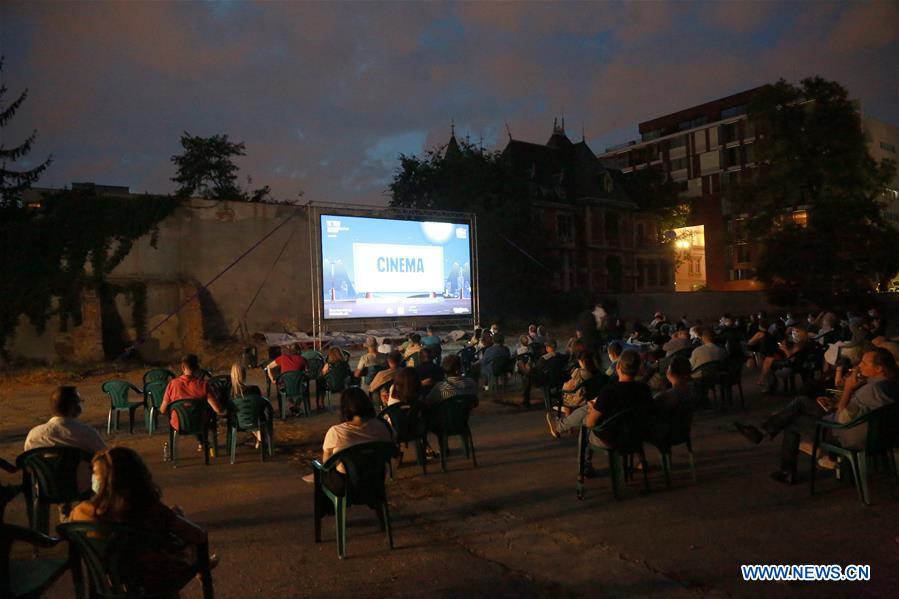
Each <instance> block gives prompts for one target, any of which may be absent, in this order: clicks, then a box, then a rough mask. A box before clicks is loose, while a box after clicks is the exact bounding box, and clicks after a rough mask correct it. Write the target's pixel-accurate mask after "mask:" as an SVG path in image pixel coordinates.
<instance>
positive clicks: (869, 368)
mask: <svg viewBox="0 0 899 599" xmlns="http://www.w3.org/2000/svg"><path fill="white" fill-rule="evenodd" d="M836 383H837V385H840V383H842V390H841V391H840V397H839V400H837V402H836V404H833V403H832V402H831V401H830V400H829V399H828V398H826V397H818V398H816V399H812V398H810V397H805V396H799V397H797V398H796V399H794V400H793V401H791V402H790V403H789V404H787V406H786V407H785V408H784V409H782V410H780V411H778V412H775V413H774V414H772V415H771V416H769V417H768V418H767V419H766V420H765V421H764V422H762V424H761V427H757V426H753V425H749V424H743V423H740V422H735V423H734V425H735V426H736V428H737V430H738V431H740V433H742V434H743V436H745V437H746V438H747V439H749V440H750V441H752V442H753V443H756V444H758V443H760V442H761V441H762V439H764V438H765V436H767V437H769V438H770V439H774V437H776V436H777V435H778V434H779V433H781V432H783V439H782V442H781V458H780V470H777V471H775V472H772V473H771V478H773V479H774V480H776V481H777V482H782V483H786V484H793V483H795V482H796V461H797V457H798V453H799V441H800V437H804V438H806V439H811V437H812V436H813V435H814V434H815V421H817V420H818V419H820V418H825V417H827V418H831V419H833V420H835V421H837V422H839V423H841V424H845V423H847V422H850V421H852V420H854V419H855V418H858V417H859V416H862V415H863V414H866V413H868V412H871V411H873V410H876V409H877V408H880V407H883V406H885V405H889V404H892V403H894V402H896V401H899V366H897V365H896V360H895V358H893V355H892V354H891V353H890V352H889V351H887V350H885V349H883V348H873V349H869V350H867V351H865V352H864V354H863V355H862V359H861V362H859V364H858V366H857V367H856V368H855V369H854V370H852V371H847V373H846V375H845V376H844V375H843V373H842V372H839V373H838V378H837V380H836ZM832 434H833V437H834V438H835V439H836V440H837V441H839V442H840V444H841V445H843V446H844V447H863V446H864V444H865V441H866V438H867V435H868V427H867V425H861V426H856V427H853V428H850V429H846V430H839V429H837V430H834V431H832ZM819 464H820V465H821V466H824V467H833V463H832V462H830V461H829V460H824V459H822V460H820V461H819Z"/></svg>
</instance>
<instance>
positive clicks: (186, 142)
mask: <svg viewBox="0 0 899 599" xmlns="http://www.w3.org/2000/svg"><path fill="white" fill-rule="evenodd" d="M181 147H182V148H184V153H183V154H181V155H180V156H177V155H176V156H172V162H174V163H175V165H176V166H177V167H178V170H177V173H176V175H175V176H174V177H172V181H174V182H175V183H177V184H178V185H179V187H178V191H176V192H175V195H177V196H178V197H182V198H187V197H192V196H197V195H198V196H200V197H202V198H207V199H219V200H242V199H245V198H246V196H245V194H244V191H243V190H242V189H241V188H240V186H239V185H238V184H237V171H238V168H237V165H235V164H234V162H233V161H232V159H233V158H234V157H235V156H244V155H245V154H246V152H245V147H244V144H243V142H237V143H235V142H232V141H230V140H229V139H228V136H227V135H213V136H212V137H200V136H193V135H191V134H190V133H188V132H187V131H185V132H184V133H183V134H182V135H181Z"/></svg>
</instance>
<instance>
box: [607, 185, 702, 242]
mask: <svg viewBox="0 0 899 599" xmlns="http://www.w3.org/2000/svg"><path fill="white" fill-rule="evenodd" d="M621 186H622V187H623V188H624V191H625V193H626V194H627V196H628V197H629V198H632V199H633V200H634V201H635V202H637V205H638V206H639V207H640V209H641V210H646V211H648V212H651V213H652V214H653V216H654V217H655V218H656V223H657V225H658V230H659V233H660V234H665V233H666V232H668V231H671V230H672V229H677V228H679V227H683V226H684V225H685V224H686V223H687V217H689V216H690V205H689V203H687V202H685V201H684V200H682V199H681V198H680V189H679V188H678V186H677V184H676V183H675V182H674V181H672V180H671V179H670V178H669V177H667V176H665V174H664V173H662V172H661V171H660V170H659V169H657V168H644V169H641V170H638V171H634V172H632V173H629V174H628V175H627V176H626V177H622V178H621ZM659 241H664V239H661V240H659Z"/></svg>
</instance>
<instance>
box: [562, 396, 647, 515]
mask: <svg viewBox="0 0 899 599" xmlns="http://www.w3.org/2000/svg"><path fill="white" fill-rule="evenodd" d="M642 418H643V413H642V411H641V410H638V409H637V408H630V409H628V410H623V411H621V412H619V413H617V414H614V415H613V416H612V417H611V418H609V419H608V420H605V421H603V422H601V423H600V424H599V425H598V426H595V427H593V428H592V429H591V428H589V427H586V426H582V427H581V431H580V435H579V436H578V477H577V487H576V489H577V498H578V499H583V498H584V479H585V478H586V474H587V463H588V460H587V450H588V449H589V450H592V451H594V452H597V451H602V452H605V453H606V455H607V456H608V458H609V477H610V478H611V479H612V495H613V496H614V497H615V499H621V493H620V491H619V486H620V484H621V483H620V479H621V474H620V472H621V470H623V471H624V480H625V481H627V480H628V479H629V477H630V474H631V470H630V468H629V464H628V463H629V459H628V458H629V457H630V456H632V455H635V454H636V455H638V456H640V462H641V464H642V465H643V484H644V485H645V486H646V490H647V491H649V475H648V471H649V466H648V464H647V463H646V454H645V453H644V452H643V435H642V423H641V419H642ZM591 432H597V433H599V432H611V433H612V434H614V436H615V440H616V442H615V447H614V448H610V447H605V446H604V445H598V444H595V443H591V442H590V433H591Z"/></svg>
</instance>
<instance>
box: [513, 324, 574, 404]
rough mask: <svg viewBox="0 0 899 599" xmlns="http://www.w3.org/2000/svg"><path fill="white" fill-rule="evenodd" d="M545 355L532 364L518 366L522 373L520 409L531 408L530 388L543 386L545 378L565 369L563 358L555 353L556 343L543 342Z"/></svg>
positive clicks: (550, 341) (551, 341)
mask: <svg viewBox="0 0 899 599" xmlns="http://www.w3.org/2000/svg"><path fill="white" fill-rule="evenodd" d="M543 343H544V346H545V348H546V353H544V354H543V355H542V356H540V357H539V358H537V359H536V360H535V361H534V362H533V363H528V364H525V363H522V364H520V365H519V368H520V371H521V373H522V377H523V379H522V383H523V384H522V391H521V394H522V404H521V405H522V407H524V408H525V409H530V407H531V387H533V386H534V385H538V386H539V385H543V384H544V383H546V382H547V380H546V379H547V378H548V377H551V376H554V375H556V374H557V373H559V372H561V371H562V369H563V368H564V367H565V362H566V359H565V356H562V355H560V354H557V353H556V341H555V340H554V339H546V340H544V342H543Z"/></svg>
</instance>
